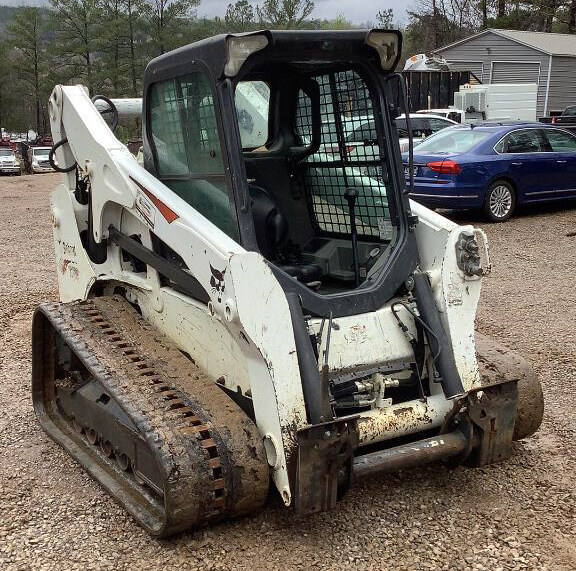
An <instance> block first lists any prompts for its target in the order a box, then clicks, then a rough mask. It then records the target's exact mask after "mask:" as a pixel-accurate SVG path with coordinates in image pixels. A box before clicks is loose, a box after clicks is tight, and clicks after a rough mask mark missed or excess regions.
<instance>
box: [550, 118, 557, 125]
mask: <svg viewBox="0 0 576 571" xmlns="http://www.w3.org/2000/svg"><path fill="white" fill-rule="evenodd" d="M550 123H552V125H554V123H556V117H552V121H550Z"/></svg>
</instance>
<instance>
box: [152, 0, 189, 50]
mask: <svg viewBox="0 0 576 571" xmlns="http://www.w3.org/2000/svg"><path fill="white" fill-rule="evenodd" d="M199 4H200V0H143V1H142V15H143V17H144V20H145V23H146V31H147V33H148V34H149V36H150V37H149V46H150V48H151V49H150V50H149V55H151V56H152V57H154V56H157V55H161V54H163V53H165V52H167V51H170V50H173V49H174V48H176V47H178V46H181V45H182V44H183V43H185V42H184V41H183V40H184V38H185V35H186V32H185V30H186V26H187V25H188V24H189V22H190V19H191V18H192V16H193V15H194V8H196V7H197V6H198V5H199Z"/></svg>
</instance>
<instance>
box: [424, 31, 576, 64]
mask: <svg viewBox="0 0 576 571" xmlns="http://www.w3.org/2000/svg"><path fill="white" fill-rule="evenodd" d="M489 33H493V34H497V35H499V36H502V37H504V38H507V39H509V40H512V41H513V42H518V43H519V44H523V45H525V46H528V47H530V48H533V49H535V50H538V51H540V52H543V53H545V54H549V55H555V56H571V57H576V35H573V34H549V33H547V32H524V31H521V30H498V29H495V28H490V29H488V30H483V31H482V32H480V33H478V34H474V35H472V36H469V37H467V38H464V39H463V40H460V41H458V42H454V43H453V44H449V45H447V46H443V47H441V48H438V49H437V50H435V51H436V52H442V51H444V50H447V49H448V48H451V47H453V46H456V45H459V44H462V43H465V42H468V41H470V40H471V39H473V38H477V37H479V36H482V35H484V34H489Z"/></svg>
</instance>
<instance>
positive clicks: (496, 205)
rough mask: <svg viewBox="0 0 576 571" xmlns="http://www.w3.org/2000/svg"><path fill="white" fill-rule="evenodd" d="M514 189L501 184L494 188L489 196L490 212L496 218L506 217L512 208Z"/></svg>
mask: <svg viewBox="0 0 576 571" xmlns="http://www.w3.org/2000/svg"><path fill="white" fill-rule="evenodd" d="M513 200H514V199H513V197H512V191H511V190H510V188H508V187H507V186H505V185H503V184H499V185H498V186H495V187H494V188H493V189H492V192H491V193H490V196H489V198H488V205H489V208H490V213H491V214H492V216H494V218H495V219H498V220H501V219H503V218H506V217H507V216H508V215H509V214H510V211H511V210H512V203H513Z"/></svg>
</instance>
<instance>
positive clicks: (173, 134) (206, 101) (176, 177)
mask: <svg viewBox="0 0 576 571" xmlns="http://www.w3.org/2000/svg"><path fill="white" fill-rule="evenodd" d="M150 99H151V104H150V129H151V133H150V135H151V137H150V138H151V144H152V147H153V154H154V158H155V163H156V171H157V173H158V178H159V179H160V180H161V181H162V182H163V183H164V184H165V185H166V186H168V187H169V188H170V189H171V190H172V191H174V192H175V193H176V194H177V195H178V196H180V198H182V199H183V200H185V201H186V202H187V203H188V204H190V205H191V206H192V207H193V208H195V209H196V210H198V212H200V213H201V214H202V215H204V216H205V217H206V218H208V220H210V221H211V222H212V223H214V224H215V225H216V226H218V227H219V228H220V229H221V230H223V231H224V232H225V233H226V234H228V235H229V236H230V237H232V238H234V239H238V222H237V218H236V211H235V209H234V208H233V206H232V204H233V203H232V202H231V200H230V196H231V188H230V184H229V179H228V176H227V174H226V169H225V165H224V159H223V150H222V145H221V141H220V133H219V125H218V118H217V113H216V109H215V105H214V97H213V93H212V87H211V84H210V81H209V80H208V78H207V77H206V76H205V74H204V73H202V72H194V73H191V74H189V75H185V76H182V77H178V78H174V79H169V80H167V81H163V82H160V83H156V84H154V85H153V86H152V89H151V93H150Z"/></svg>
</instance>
